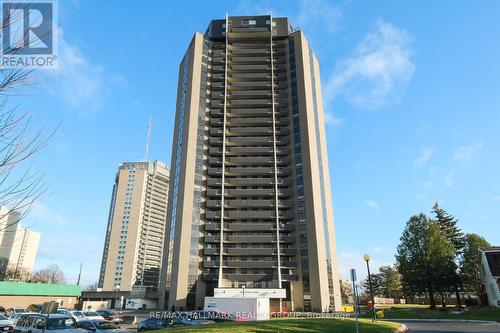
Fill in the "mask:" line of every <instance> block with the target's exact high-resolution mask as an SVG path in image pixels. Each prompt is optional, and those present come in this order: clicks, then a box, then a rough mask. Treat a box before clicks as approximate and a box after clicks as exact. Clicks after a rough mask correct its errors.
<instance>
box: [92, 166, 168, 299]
mask: <svg viewBox="0 0 500 333" xmlns="http://www.w3.org/2000/svg"><path fill="white" fill-rule="evenodd" d="M168 187H169V170H168V169H167V167H166V166H165V164H164V163H163V162H160V161H155V162H154V163H152V162H144V161H141V162H125V163H123V164H121V165H120V166H119V168H118V172H117V174H116V178H115V183H114V186H113V192H112V195H111V205H110V210H109V218H108V225H107V229H106V240H105V243H104V250H103V256H102V263H101V273H100V277H99V288H102V289H103V290H104V291H113V290H120V291H131V290H132V289H133V288H134V287H136V288H137V287H142V288H144V289H146V290H147V291H158V286H159V277H160V266H161V260H162V251H163V245H164V244H163V242H164V233H165V224H166V217H167V201H168Z"/></svg>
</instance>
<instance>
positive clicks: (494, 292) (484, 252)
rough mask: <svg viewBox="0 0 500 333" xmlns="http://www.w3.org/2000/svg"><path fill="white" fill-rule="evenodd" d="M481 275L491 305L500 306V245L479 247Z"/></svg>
mask: <svg viewBox="0 0 500 333" xmlns="http://www.w3.org/2000/svg"><path fill="white" fill-rule="evenodd" d="M479 258H480V262H479V275H480V277H481V283H482V285H483V288H484V291H485V292H486V296H487V297H488V304H489V305H490V306H496V307H500V247H498V246H496V247H491V248H483V249H479Z"/></svg>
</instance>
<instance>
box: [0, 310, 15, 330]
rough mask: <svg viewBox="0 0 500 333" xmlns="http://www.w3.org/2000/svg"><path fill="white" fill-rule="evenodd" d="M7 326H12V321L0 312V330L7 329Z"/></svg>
mask: <svg viewBox="0 0 500 333" xmlns="http://www.w3.org/2000/svg"><path fill="white" fill-rule="evenodd" d="M9 326H10V327H12V326H14V322H13V321H12V320H10V319H9V318H7V317H6V316H4V315H3V314H0V332H1V331H8V330H9Z"/></svg>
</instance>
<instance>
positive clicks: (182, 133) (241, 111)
mask: <svg viewBox="0 0 500 333" xmlns="http://www.w3.org/2000/svg"><path fill="white" fill-rule="evenodd" d="M171 161H172V166H171V168H172V172H171V175H172V179H171V182H172V186H171V188H170V195H169V197H170V198H171V200H170V201H169V205H168V213H167V228H166V233H165V249H164V252H163V253H164V260H163V262H164V265H163V267H162V281H161V283H162V284H161V288H160V300H159V301H160V304H163V306H164V307H168V308H170V307H171V306H172V305H175V306H176V308H177V309H181V308H183V309H193V308H199V307H200V306H203V298H204V297H205V296H212V295H213V293H214V288H240V287H243V286H245V287H246V288H252V289H285V290H286V298H285V299H282V302H283V303H282V305H283V307H285V308H287V309H289V310H292V309H293V310H306V311H311V310H312V311H325V310H329V309H331V308H334V307H339V306H340V288H339V279H338V274H337V261H336V257H335V237H334V223H333V210H332V202H331V195H330V177H329V168H328V157H327V148H326V139H325V128H324V119H323V104H322V98H321V84H320V74H319V64H318V60H317V59H316V57H315V55H314V53H313V51H312V49H311V48H310V46H309V43H308V41H307V39H306V38H305V36H304V34H303V33H302V32H301V31H300V30H294V29H292V27H291V25H290V22H289V20H288V19H287V18H273V17H271V16H269V15H267V16H244V17H242V16H231V17H226V19H221V20H213V21H211V22H210V24H209V26H208V28H207V30H206V32H205V33H204V34H200V33H196V34H195V35H194V37H193V39H192V41H191V43H190V45H189V48H188V50H187V52H186V54H185V55H184V58H183V59H182V61H181V64H180V68H179V83H178V94H177V109H176V116H175V132H174V139H173V147H172V159H171ZM271 301H272V302H271V306H276V304H277V303H276V302H273V301H275V300H271Z"/></svg>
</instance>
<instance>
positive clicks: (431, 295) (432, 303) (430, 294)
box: [428, 285, 436, 310]
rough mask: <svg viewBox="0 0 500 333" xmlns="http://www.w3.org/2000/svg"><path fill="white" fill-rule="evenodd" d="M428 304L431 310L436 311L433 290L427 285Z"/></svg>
mask: <svg viewBox="0 0 500 333" xmlns="http://www.w3.org/2000/svg"><path fill="white" fill-rule="evenodd" d="M428 289H429V302H430V303H431V309H432V310H436V300H435V299H434V290H432V286H431V285H429V287H428Z"/></svg>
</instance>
